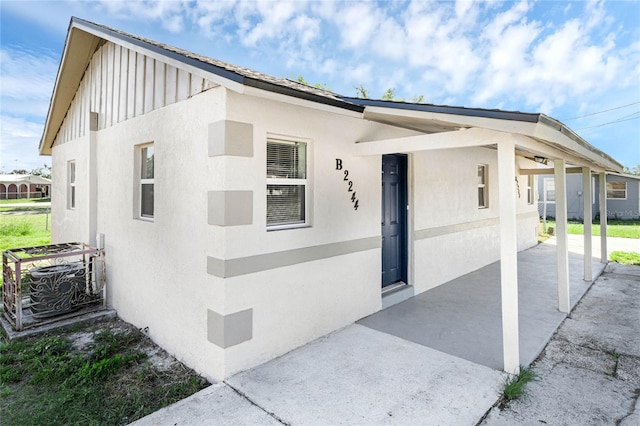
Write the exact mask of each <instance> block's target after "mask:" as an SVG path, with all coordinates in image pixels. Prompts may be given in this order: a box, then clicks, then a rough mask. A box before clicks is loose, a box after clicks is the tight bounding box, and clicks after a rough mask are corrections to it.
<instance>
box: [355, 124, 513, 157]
mask: <svg viewBox="0 0 640 426" xmlns="http://www.w3.org/2000/svg"><path fill="white" fill-rule="evenodd" d="M508 137H509V134H508V133H502V132H496V131H493V130H488V129H480V128H471V129H460V130H452V131H450V132H440V133H428V134H422V135H417V136H407V137H402V138H394V139H383V140H377V141H370V142H356V143H355V144H354V145H355V146H354V148H353V154H354V155H358V156H371V155H384V154H393V153H396V152H402V153H405V152H419V151H430V150H435V149H456V148H470V147H477V146H487V145H495V144H496V143H499V142H500V141H501V140H505V139H506V138H508Z"/></svg>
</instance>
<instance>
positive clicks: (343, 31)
mask: <svg viewBox="0 0 640 426" xmlns="http://www.w3.org/2000/svg"><path fill="white" fill-rule="evenodd" d="M373 5H374V4H373V3H369V2H363V3H346V6H345V7H343V8H342V9H340V10H337V11H336V15H335V18H334V19H335V20H336V24H337V25H338V28H339V29H340V37H341V40H342V47H343V48H345V49H355V48H362V47H364V46H365V45H366V44H367V43H368V42H369V40H370V39H371V37H372V36H373V35H374V32H375V31H376V30H377V28H378V26H379V25H380V20H381V17H382V16H381V13H379V12H378V10H377V9H376V8H374V7H373Z"/></svg>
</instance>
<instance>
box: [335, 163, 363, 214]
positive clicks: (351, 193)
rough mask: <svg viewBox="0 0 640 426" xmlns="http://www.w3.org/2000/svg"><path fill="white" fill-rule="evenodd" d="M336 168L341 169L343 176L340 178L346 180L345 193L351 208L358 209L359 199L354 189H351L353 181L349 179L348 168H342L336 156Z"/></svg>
mask: <svg viewBox="0 0 640 426" xmlns="http://www.w3.org/2000/svg"><path fill="white" fill-rule="evenodd" d="M336 170H339V171H342V173H343V175H344V178H343V179H342V180H343V181H344V182H346V185H347V194H349V196H350V197H351V202H352V203H353V209H354V210H358V207H359V204H360V200H358V197H357V194H356V191H355V189H353V181H352V180H351V179H349V170H347V169H343V167H342V159H340V158H336Z"/></svg>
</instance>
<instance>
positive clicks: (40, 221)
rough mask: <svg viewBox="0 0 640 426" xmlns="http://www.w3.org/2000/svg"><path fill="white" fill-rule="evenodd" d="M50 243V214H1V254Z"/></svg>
mask: <svg viewBox="0 0 640 426" xmlns="http://www.w3.org/2000/svg"><path fill="white" fill-rule="evenodd" d="M50 243H51V215H50V214H49V215H47V214H20V215H17V214H0V252H3V251H5V250H7V249H10V248H19V247H32V246H41V245H44V244H50Z"/></svg>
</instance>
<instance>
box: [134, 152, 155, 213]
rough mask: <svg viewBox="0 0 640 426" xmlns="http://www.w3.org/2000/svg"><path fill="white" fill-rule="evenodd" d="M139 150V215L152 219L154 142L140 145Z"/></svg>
mask: <svg viewBox="0 0 640 426" xmlns="http://www.w3.org/2000/svg"><path fill="white" fill-rule="evenodd" d="M138 150H139V159H140V163H139V167H140V174H139V176H140V180H139V188H138V193H139V194H138V195H139V200H138V206H139V217H141V218H147V219H152V218H153V205H154V197H153V190H154V168H153V163H154V148H153V144H152V143H151V144H146V145H140V146H139V147H138Z"/></svg>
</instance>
